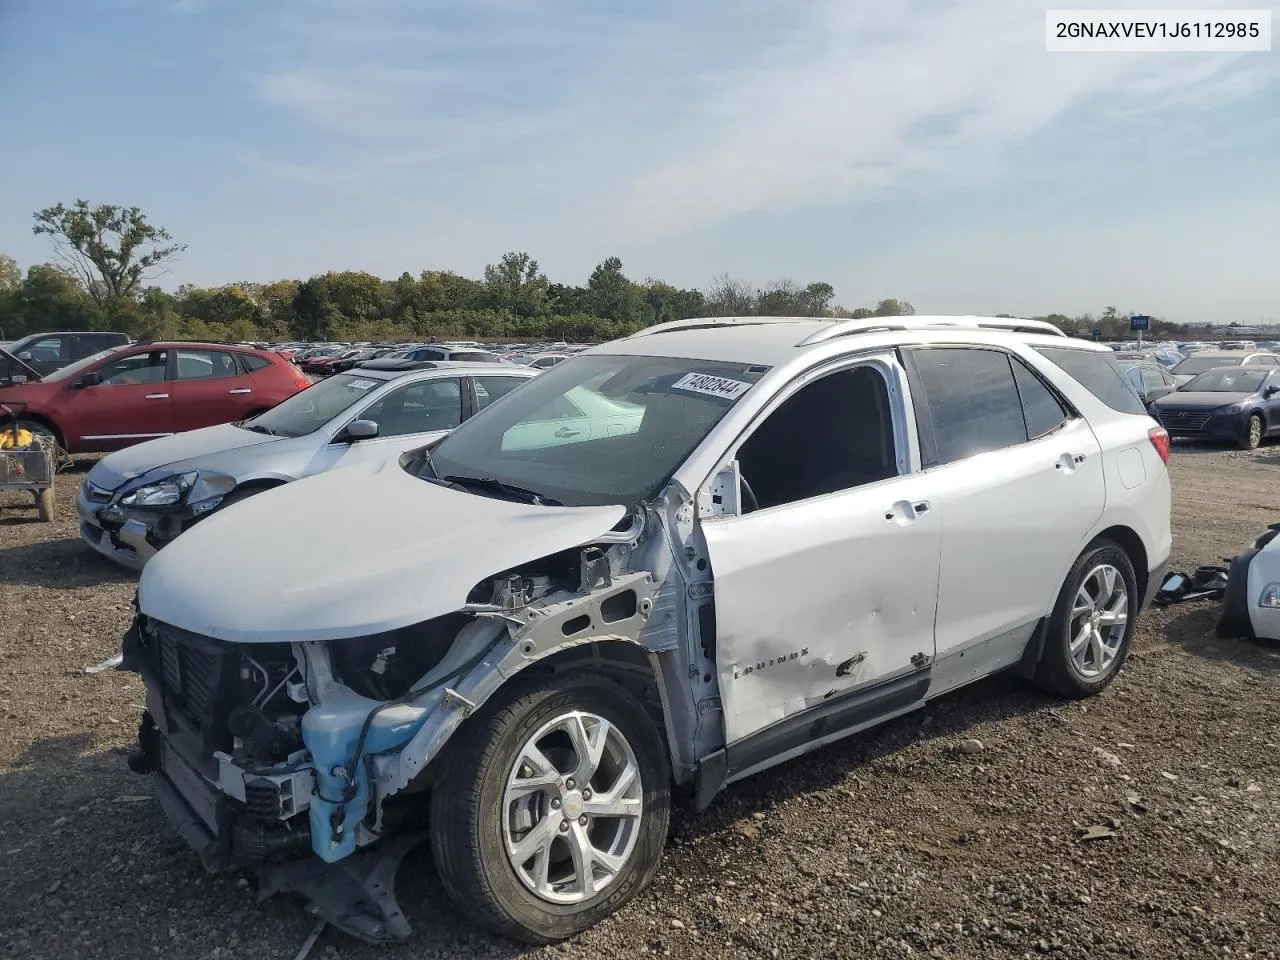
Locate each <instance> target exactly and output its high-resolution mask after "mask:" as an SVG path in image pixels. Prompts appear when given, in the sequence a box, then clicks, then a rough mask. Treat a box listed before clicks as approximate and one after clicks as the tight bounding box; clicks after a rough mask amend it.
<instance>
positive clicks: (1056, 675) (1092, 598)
mask: <svg viewBox="0 0 1280 960" xmlns="http://www.w3.org/2000/svg"><path fill="white" fill-rule="evenodd" d="M1137 615H1138V583H1137V577H1136V576H1135V575H1134V572H1133V564H1132V562H1130V560H1129V555H1128V554H1126V553H1125V552H1124V550H1122V549H1121V548H1120V546H1119V545H1118V544H1115V543H1113V542H1111V541H1110V540H1095V541H1094V542H1093V543H1092V544H1090V545H1089V547H1088V548H1087V549H1086V550H1085V551H1084V553H1082V554H1081V555H1080V558H1079V559H1078V560H1076V562H1075V565H1074V566H1073V567H1072V568H1071V573H1070V574H1068V576H1067V581H1066V583H1065V584H1063V587H1062V592H1061V593H1060V594H1059V595H1058V603H1057V605H1056V606H1055V607H1054V610H1053V615H1052V616H1051V617H1050V619H1049V627H1048V634H1047V635H1046V637H1045V646H1044V651H1043V653H1042V654H1041V658H1040V664H1039V667H1038V669H1037V671H1036V682H1037V683H1038V684H1040V686H1042V687H1045V688H1046V689H1048V690H1050V691H1052V692H1053V693H1057V694H1059V695H1061V696H1064V697H1073V698H1079V697H1089V696H1092V695H1093V694H1095V693H1099V692H1101V691H1102V690H1103V689H1104V688H1106V686H1107V684H1109V683H1110V682H1111V681H1112V680H1113V679H1115V675H1116V673H1118V672H1119V670H1120V666H1121V665H1122V664H1123V663H1124V659H1125V657H1126V656H1127V655H1128V653H1129V643H1130V640H1131V638H1132V637H1133V629H1134V625H1135V623H1136V621H1137Z"/></svg>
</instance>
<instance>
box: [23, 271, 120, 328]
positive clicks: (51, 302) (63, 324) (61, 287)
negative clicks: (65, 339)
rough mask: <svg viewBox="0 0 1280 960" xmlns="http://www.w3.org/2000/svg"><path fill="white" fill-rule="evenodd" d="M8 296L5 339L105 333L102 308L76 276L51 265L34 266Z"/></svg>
mask: <svg viewBox="0 0 1280 960" xmlns="http://www.w3.org/2000/svg"><path fill="white" fill-rule="evenodd" d="M9 296H10V306H9V310H10V316H11V320H10V321H8V322H6V323H5V324H4V327H5V335H6V336H14V337H20V336H24V335H25V334H28V333H39V332H40V331H42V330H99V329H103V313H102V308H101V307H100V306H99V305H98V304H96V303H95V302H94V301H93V298H92V297H90V296H89V294H88V293H87V292H85V289H84V287H83V286H82V285H81V283H80V282H79V281H78V280H77V279H76V278H75V277H74V276H72V275H71V274H69V273H68V272H67V271H65V270H63V269H62V268H60V267H56V266H53V265H52V264H48V263H39V264H36V265H35V266H32V267H31V268H30V269H28V270H27V275H26V277H25V278H23V280H22V282H21V283H20V284H19V285H18V286H17V287H15V288H14V289H13V290H11V291H9Z"/></svg>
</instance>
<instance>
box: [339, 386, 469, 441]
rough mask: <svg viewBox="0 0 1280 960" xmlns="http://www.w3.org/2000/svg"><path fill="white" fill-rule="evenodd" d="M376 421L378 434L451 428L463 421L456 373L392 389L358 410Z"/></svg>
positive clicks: (404, 433) (395, 435) (399, 433)
mask: <svg viewBox="0 0 1280 960" xmlns="http://www.w3.org/2000/svg"><path fill="white" fill-rule="evenodd" d="M360 419H361V420H373V421H375V422H376V423H377V424H378V436H380V437H403V436H405V435H407V434H410V433H428V432H430V431H433V430H452V429H453V428H454V427H456V426H457V425H458V424H459V423H461V422H462V387H461V381H460V380H459V379H458V378H457V377H441V378H440V379H437V380H420V381H418V382H417V383H410V384H406V385H405V386H403V387H399V388H397V389H395V390H392V391H391V392H390V393H388V394H386V395H385V396H383V397H382V398H381V399H380V400H378V401H377V402H376V403H373V404H371V405H370V406H369V407H368V409H366V410H364V411H363V412H362V413H361V414H360Z"/></svg>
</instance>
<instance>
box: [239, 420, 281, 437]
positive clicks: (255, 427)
mask: <svg viewBox="0 0 1280 960" xmlns="http://www.w3.org/2000/svg"><path fill="white" fill-rule="evenodd" d="M236 426H238V427H240V428H241V429H242V430H252V431H253V432H254V433H265V434H266V435H267V436H269V437H274V436H275V435H276V434H275V431H274V430H272V429H271V428H270V427H264V426H263V425H262V424H260V423H246V422H244V421H243V420H242V421H241V422H240V423H238V424H236Z"/></svg>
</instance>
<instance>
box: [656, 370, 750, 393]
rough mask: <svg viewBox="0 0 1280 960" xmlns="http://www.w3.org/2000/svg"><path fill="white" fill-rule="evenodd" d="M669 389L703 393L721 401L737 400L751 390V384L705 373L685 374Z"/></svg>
mask: <svg viewBox="0 0 1280 960" xmlns="http://www.w3.org/2000/svg"><path fill="white" fill-rule="evenodd" d="M671 389H672V390H688V391H689V392H690V393H704V394H706V395H707V396H709V397H719V398H720V399H722V400H737V399H738V398H739V397H740V396H742V395H743V394H744V393H746V392H747V391H748V390H750V389H751V384H749V383H744V382H743V381H741V380H730V379H729V378H728V377H713V376H711V375H710V374H706V373H687V374H685V375H684V376H683V377H681V378H680V379H679V380H677V381H676V382H675V383H673V384H672V385H671Z"/></svg>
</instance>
